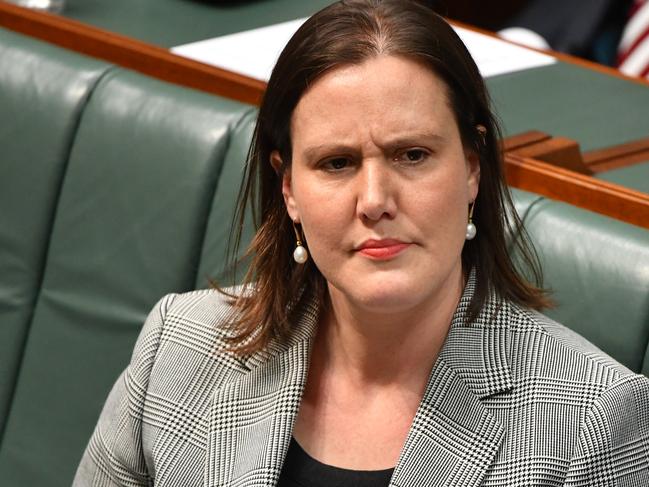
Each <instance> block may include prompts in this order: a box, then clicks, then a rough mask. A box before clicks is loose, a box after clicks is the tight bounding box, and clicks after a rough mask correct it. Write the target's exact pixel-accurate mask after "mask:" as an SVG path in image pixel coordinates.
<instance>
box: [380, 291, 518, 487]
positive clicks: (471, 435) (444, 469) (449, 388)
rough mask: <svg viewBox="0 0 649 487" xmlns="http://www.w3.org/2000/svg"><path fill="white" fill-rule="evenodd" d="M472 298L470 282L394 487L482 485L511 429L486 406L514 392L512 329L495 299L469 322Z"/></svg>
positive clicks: (416, 420)
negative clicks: (486, 402) (502, 321)
mask: <svg viewBox="0 0 649 487" xmlns="http://www.w3.org/2000/svg"><path fill="white" fill-rule="evenodd" d="M472 292H473V282H472V280H470V282H469V283H468V284H467V289H465V293H464V296H463V297H462V300H461V302H460V305H459V306H458V310H457V311H456V313H455V316H454V318H453V323H452V325H451V328H450V330H449V334H448V336H447V338H446V342H445V344H444V347H443V348H442V351H441V352H440V355H439V357H438V359H437V362H436V364H435V366H434V367H433V370H432V372H431V375H430V378H429V381H428V385H427V389H426V392H425V394H424V397H423V399H422V402H421V404H420V406H419V409H418V411H417V413H416V415H415V419H414V421H413V424H412V427H411V428H410V432H409V434H408V438H407V440H406V443H405V445H404V448H403V450H402V452H401V457H400V459H399V462H398V464H397V467H396V468H395V471H394V474H393V476H392V480H391V483H390V485H392V486H399V487H415V486H417V487H419V486H421V485H435V486H460V485H461V486H462V487H473V486H478V485H480V483H481V482H482V480H483V478H484V476H485V474H486V473H487V469H488V467H489V465H491V464H492V462H493V460H494V458H495V456H496V454H497V452H498V449H499V447H500V444H501V442H502V440H503V437H504V428H503V426H502V425H501V424H500V423H499V422H498V420H497V419H496V418H495V417H494V416H493V415H492V414H491V412H490V411H488V410H487V408H486V407H485V406H484V404H483V402H482V400H483V399H485V398H487V397H489V396H491V395H493V394H497V393H501V392H504V391H506V390H508V389H509V388H511V387H512V380H511V375H510V368H509V364H508V363H507V359H506V357H507V351H508V347H509V339H508V337H509V330H508V328H507V327H506V326H504V324H503V326H500V325H499V324H498V319H497V315H498V314H499V313H500V312H499V311H498V309H499V307H498V305H497V303H496V302H495V300H490V301H489V302H488V303H487V306H486V307H485V312H484V313H482V314H481V315H480V316H478V318H477V319H476V320H475V321H474V322H473V323H471V324H468V323H467V322H466V316H465V312H466V309H467V306H468V302H469V301H470V298H471V295H472ZM489 311H491V312H492V314H491V315H489V314H487V313H488V312H489Z"/></svg>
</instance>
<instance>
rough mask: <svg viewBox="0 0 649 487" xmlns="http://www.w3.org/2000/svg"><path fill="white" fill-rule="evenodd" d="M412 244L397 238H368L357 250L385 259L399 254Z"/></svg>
mask: <svg viewBox="0 0 649 487" xmlns="http://www.w3.org/2000/svg"><path fill="white" fill-rule="evenodd" d="M409 246H410V243H407V242H402V241H401V240H396V239H382V240H373V239H370V240H366V241H365V242H363V243H362V244H361V245H359V246H358V248H357V251H358V252H359V253H361V254H363V255H364V256H366V257H370V258H372V259H377V260H384V259H390V258H392V257H395V256H397V255H398V254H400V253H401V252H403V251H404V250H405V249H407V248H408V247H409Z"/></svg>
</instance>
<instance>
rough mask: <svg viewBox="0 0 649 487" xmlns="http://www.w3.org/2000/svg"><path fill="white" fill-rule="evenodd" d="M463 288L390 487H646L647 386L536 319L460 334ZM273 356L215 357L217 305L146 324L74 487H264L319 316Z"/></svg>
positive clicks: (222, 309)
mask: <svg viewBox="0 0 649 487" xmlns="http://www.w3.org/2000/svg"><path fill="white" fill-rule="evenodd" d="M472 292H473V283H472V281H469V283H468V285H467V287H466V289H465V292H464V295H463V297H462V299H461V301H460V304H459V306H458V309H457V311H456V313H455V316H454V318H453V322H452V325H451V328H450V331H449V335H448V337H447V340H446V342H445V344H444V347H443V349H442V351H441V353H440V355H439V357H438V359H437V362H436V364H435V366H434V367H433V370H432V373H431V375H430V378H429V381H428V385H427V388H426V392H425V394H424V397H423V399H422V401H421V404H420V406H419V409H418V411H417V413H416V416H415V418H414V421H413V423H412V426H411V428H410V431H409V434H408V436H407V439H406V442H405V445H404V446H403V449H402V451H401V456H400V458H399V461H398V464H397V466H396V468H395V470H394V474H393V477H392V480H391V483H390V485H392V486H399V487H420V486H429V485H430V486H465V487H470V486H478V485H483V486H556V485H568V486H628V487H631V486H633V487H641V486H644V487H646V486H649V380H647V378H645V377H643V376H639V375H636V374H634V373H632V372H630V371H629V370H627V369H626V368H624V367H623V366H621V365H619V364H618V363H616V362H615V361H613V360H612V359H610V358H609V357H607V356H606V355H604V354H603V353H602V352H601V351H599V350H598V349H596V348H595V347H594V346H593V345H591V344H590V343H588V342H587V341H586V340H584V339H583V338H581V337H580V336H578V335H576V334H575V333H573V332H571V331H570V330H568V329H567V328H565V327H563V326H561V325H559V324H557V323H554V322H552V321H550V320H549V319H548V318H546V317H544V316H542V315H540V314H538V313H536V312H533V311H529V310H526V309H521V308H519V307H517V306H514V305H512V304H510V303H507V302H499V301H498V300H497V299H490V300H489V301H488V303H487V305H486V306H485V308H484V309H483V311H482V313H481V314H480V316H479V317H478V319H477V320H476V321H474V322H473V323H471V324H468V323H467V322H466V315H465V312H466V309H467V305H468V302H469V300H470V298H471V295H472ZM302 310H303V311H302V313H301V319H300V320H299V321H298V322H297V323H296V324H295V332H294V333H293V335H292V336H291V338H290V339H289V340H288V341H287V342H286V343H273V344H272V345H271V346H270V347H269V348H268V349H266V350H265V351H263V352H259V353H256V354H254V355H252V356H248V357H245V358H239V357H236V356H234V355H231V354H228V353H224V352H218V351H217V349H218V345H219V344H220V343H221V342H222V339H223V329H222V328H223V327H222V326H220V324H222V323H223V322H224V320H227V318H228V315H229V313H230V309H229V307H228V306H227V305H226V304H225V301H224V299H223V297H222V296H221V295H220V294H219V293H218V292H216V291H211V290H206V291H195V292H190V293H187V294H182V295H170V296H167V297H165V298H163V299H162V300H161V301H160V302H159V303H158V305H157V306H156V307H155V308H154V310H153V311H152V312H151V314H150V315H149V317H148V319H147V321H146V323H145V325H144V328H143V330H142V332H141V335H140V337H139V339H138V342H137V344H136V346H135V351H134V353H133V359H132V362H131V364H130V365H129V366H128V368H127V369H126V370H125V371H124V373H123V374H122V375H121V376H120V377H119V379H118V381H117V383H116V384H115V386H114V388H113V390H112V391H111V393H110V395H109V397H108V400H107V402H106V404H105V407H104V410H103V412H102V413H101V417H100V418H99V422H98V424H97V427H96V429H95V432H94V434H93V436H92V438H91V440H90V442H89V444H88V447H87V449H86V451H85V453H84V456H83V459H82V461H81V464H80V466H79V468H78V471H77V475H76V477H75V480H74V486H76V487H81V486H102V487H104V486H117V485H124V486H144V485H156V486H160V487H163V486H164V487H191V486H205V487H217V486H219V487H220V486H232V487H234V486H237V487H244V486H247V487H251V486H272V485H275V484H276V482H277V479H278V477H279V474H280V471H281V469H282V464H283V460H284V457H285V455H286V451H287V449H288V445H289V441H290V438H291V431H292V427H293V423H294V420H295V417H296V414H297V411H298V408H299V405H300V399H301V395H302V391H303V390H304V385H305V381H306V377H307V368H308V364H309V356H310V349H311V343H312V340H313V337H314V332H315V328H316V322H317V315H318V310H317V309H315V306H314V305H313V304H312V303H307V304H306V305H304V307H303V308H302Z"/></svg>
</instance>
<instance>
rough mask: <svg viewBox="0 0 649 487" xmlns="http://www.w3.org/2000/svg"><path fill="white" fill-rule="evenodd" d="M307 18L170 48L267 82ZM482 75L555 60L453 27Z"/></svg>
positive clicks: (492, 74) (493, 38)
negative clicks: (283, 52)
mask: <svg viewBox="0 0 649 487" xmlns="http://www.w3.org/2000/svg"><path fill="white" fill-rule="evenodd" d="M305 20H306V19H297V20H291V21H289V22H282V23H280V24H274V25H269V26H267V27H261V28H259V29H253V30H247V31H243V32H237V33H236V34H230V35H226V36H222V37H215V38H213V39H207V40H204V41H198V42H192V43H190V44H184V45H182V46H177V47H173V48H171V51H172V52H173V53H175V54H178V55H181V56H185V57H188V58H191V59H194V60H196V61H200V62H203V63H206V64H212V65H214V66H218V67H220V68H224V69H227V70H228V71H234V72H236V73H240V74H243V75H246V76H249V77H251V78H256V79H259V80H262V81H268V79H269V78H270V73H271V71H272V69H273V66H274V65H275V61H277V58H278V57H279V54H280V53H281V51H282V49H283V48H284V46H285V45H286V43H287V42H288V40H289V39H290V38H291V36H292V35H293V34H294V33H295V31H296V30H297V29H298V28H299V27H300V25H302V24H303V23H304V21H305ZM454 29H455V31H456V32H457V33H458V35H459V36H460V38H461V39H462V41H463V42H464V44H465V45H466V46H467V48H468V50H469V52H470V53H471V55H472V56H473V59H475V61H476V64H477V65H478V68H479V69H480V73H481V74H482V76H484V77H489V76H495V75H498V74H504V73H511V72H514V71H520V70H524V69H530V68H534V67H539V66H546V65H548V64H553V63H555V62H556V59H555V58H554V57H552V56H550V55H547V54H543V53H540V52H537V51H533V50H531V49H527V48H525V47H521V46H517V45H515V44H511V43H509V42H505V41H502V40H500V39H497V38H495V37H491V36H487V35H484V34H480V33H478V32H474V31H471V30H467V29H463V28H461V27H454Z"/></svg>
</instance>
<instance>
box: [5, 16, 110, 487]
mask: <svg viewBox="0 0 649 487" xmlns="http://www.w3.org/2000/svg"><path fill="white" fill-rule="evenodd" d="M109 68H110V65H109V64H105V63H101V62H98V61H96V60H93V59H89V58H86V57H83V56H79V55H77V54H73V53H70V52H66V51H62V50H60V49H57V48H54V47H52V46H50V45H48V44H45V43H41V42H36V41H34V40H32V39H30V38H26V37H24V36H21V35H18V34H14V33H13V32H11V31H8V30H5V29H2V28H0V438H2V431H3V430H4V424H5V419H6V415H7V411H8V408H9V404H10V401H11V397H12V394H13V389H14V385H15V378H16V374H17V372H18V367H19V363H20V359H21V356H22V350H23V346H24V343H25V340H26V337H27V333H28V331H29V326H30V322H31V317H32V313H33V311H34V306H35V302H36V299H37V297H38V294H39V288H40V283H41V279H42V274H43V268H44V265H45V261H46V255H47V247H48V238H49V234H50V231H51V228H52V220H53V217H54V213H55V208H56V205H57V201H58V195H59V192H60V186H61V182H62V180H63V175H64V173H65V168H66V165H67V163H68V157H69V153H70V145H71V143H72V140H73V137H74V134H75V131H76V128H77V125H78V124H79V118H80V116H81V113H82V111H83V109H84V107H85V105H86V102H87V100H88V96H89V94H90V93H91V91H92V89H93V87H94V86H95V84H96V83H97V82H98V80H99V79H100V78H101V76H102V75H103V74H104V73H106V71H107V70H108V69H109ZM0 478H1V476H0ZM0 483H2V482H0Z"/></svg>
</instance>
